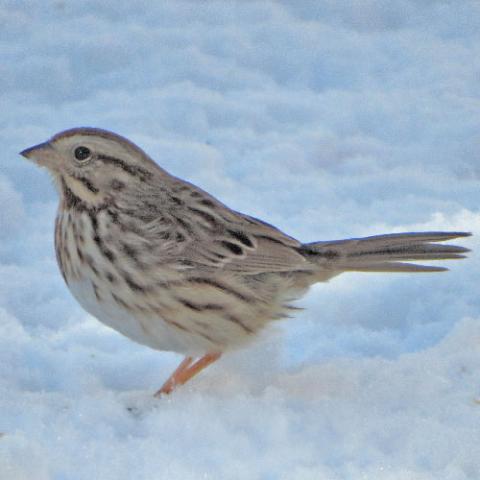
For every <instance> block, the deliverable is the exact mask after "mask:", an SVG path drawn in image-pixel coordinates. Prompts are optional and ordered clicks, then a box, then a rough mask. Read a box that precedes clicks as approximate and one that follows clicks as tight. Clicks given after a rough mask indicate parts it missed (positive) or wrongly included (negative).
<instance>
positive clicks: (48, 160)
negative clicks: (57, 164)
mask: <svg viewBox="0 0 480 480" xmlns="http://www.w3.org/2000/svg"><path fill="white" fill-rule="evenodd" d="M54 153H55V151H54V150H53V148H52V146H51V145H50V142H43V143H39V144H38V145H35V146H33V147H30V148H26V149H25V150H22V151H21V152H20V155H22V156H24V157H25V158H28V159H29V160H32V161H34V162H35V163H36V164H38V165H41V166H43V167H50V166H51V164H52V160H53V159H52V157H54Z"/></svg>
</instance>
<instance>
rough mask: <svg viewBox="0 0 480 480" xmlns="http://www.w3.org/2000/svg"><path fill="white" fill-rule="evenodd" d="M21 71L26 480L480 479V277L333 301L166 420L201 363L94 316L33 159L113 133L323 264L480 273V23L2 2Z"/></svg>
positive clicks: (380, 283) (1, 175)
mask: <svg viewBox="0 0 480 480" xmlns="http://www.w3.org/2000/svg"><path fill="white" fill-rule="evenodd" d="M0 59H1V61H0V142H1V144H2V149H1V153H0V157H1V160H0V165H1V167H0V169H1V171H0V432H1V433H2V435H1V436H0V479H1V480H23V479H35V480H87V479H89V480H90V479H101V480H113V479H115V480H117V479H120V480H123V479H129V480H130V479H132V480H140V479H141V480H156V479H200V478H202V479H262V480H276V479H288V480H323V479H328V480H330V479H332V480H337V479H354V480H356V479H380V480H384V479H385V480H410V479H414V480H417V479H418V480H433V479H435V480H438V479H441V480H443V479H448V480H462V479H473V480H478V478H480V295H479V293H480V287H479V285H480V269H479V260H478V255H475V253H474V254H473V255H472V256H471V258H470V259H469V260H466V261H463V262H458V263H455V262H451V263H450V266H451V271H450V272H448V273H445V274H425V275H373V274H370V275H360V274H349V275H343V276H341V277H339V278H337V279H334V280H333V281H332V282H331V283H329V284H326V285H318V286H316V287H315V288H313V289H312V291H311V292H310V294H309V295H308V296H307V297H305V298H304V299H303V301H302V302H301V305H302V306H304V307H306V310H305V311H304V312H302V313H299V314H298V315H297V316H296V318H295V319H292V320H289V321H286V322H281V323H277V324H276V325H274V326H273V327H272V328H271V329H270V330H269V331H268V332H266V333H265V335H263V336H262V337H261V338H260V339H259V340H258V342H257V343H256V344H255V345H253V346H252V347H251V348H249V349H245V350H243V351H239V352H235V353H232V354H230V355H227V356H225V358H224V359H222V360H221V361H220V362H218V364H216V365H214V366H212V367H211V368H210V369H208V370H207V371H205V372H204V373H203V374H202V375H200V376H199V377H198V378H196V379H195V380H194V381H192V383H191V384H189V385H188V386H186V387H185V388H182V389H180V390H178V391H177V392H176V393H175V394H174V395H172V396H171V397H169V398H166V399H161V400H153V399H152V397H151V394H152V392H153V391H154V390H155V389H156V388H158V387H159V386H160V384H161V383H162V381H163V380H164V379H165V378H166V377H167V376H168V374H169V373H170V372H171V370H172V369H173V368H174V367H175V365H176V363H178V362H179V361H180V358H179V357H178V356H176V355H174V354H171V353H162V352H155V351H153V350H149V349H147V348H145V347H141V346H138V345H136V344H134V343H132V342H130V341H129V340H127V339H125V338H123V337H122V336H120V335H119V334H117V333H116V332H114V331H111V330H109V329H107V328H106V327H104V326H102V325H101V324H99V323H98V322H97V321H96V320H95V319H93V318H91V317H89V316H88V315H86V314H85V313H84V312H83V311H82V310H81V309H80V307H79V306H77V305H76V304H75V302H74V301H73V299H72V298H71V296H70V294H69V293H68V291H67V289H66V287H65V286H64V285H63V282H62V279H61V277H60V275H59V273H58V271H57V266H56V264H55V260H54V252H53V219H54V215H55V208H56V194H55V191H54V189H53V187H52V185H51V183H50V181H49V179H48V176H47V175H46V174H45V173H44V172H41V171H40V170H38V169H36V168H35V167H34V166H32V165H31V164H29V163H28V162H26V161H24V160H23V159H22V158H21V157H19V155H18V152H19V151H20V150H21V149H23V148H25V147H28V146H31V145H33V144H35V143H37V142H40V141H43V140H45V139H47V138H48V137H49V136H51V135H52V134H54V133H56V132H57V131H60V130H63V129H65V128H69V127H73V126H81V125H88V126H98V127H103V128H107V129H111V130H113V131H117V132H118V133H121V134H123V135H125V136H127V137H129V138H131V139H132V140H134V141H135V142H137V143H138V144H139V145H140V146H142V147H143V148H144V149H145V150H146V151H147V152H149V153H150V154H151V155H152V156H153V158H155V159H156V160H157V161H158V162H159V163H160V164H161V165H162V166H163V167H165V168H166V169H168V170H170V171H171V172H172V173H175V174H177V175H180V176H182V177H185V178H188V179H189V180H191V181H193V182H195V183H197V184H199V185H201V186H202V187H203V188H204V189H206V190H208V191H210V192H212V193H213V194H215V195H217V196H218V197H220V198H221V199H222V200H223V201H224V202H225V203H227V204H228V205H230V206H232V207H234V208H236V209H238V210H242V211H245V212H247V213H249V214H252V215H256V216H259V217H261V218H264V219H265V220H267V221H269V222H271V223H274V224H276V225H278V226H279V227H280V228H282V229H283V230H285V231H287V232H288V233H290V234H292V235H294V236H296V237H298V238H300V239H302V240H304V241H313V240H319V239H325V240H326V239H333V238H342V237H349V236H360V235H369V234H376V233H386V232H389V231H403V230H414V229H415V230H427V229H459V230H469V231H472V232H473V233H475V234H477V237H473V238H472V239H468V240H465V241H463V242H460V243H462V244H464V245H466V246H469V247H470V248H473V249H474V250H475V249H477V250H478V249H480V245H479V240H478V238H480V236H479V235H480V213H479V211H478V206H479V203H480V194H479V180H480V153H479V152H480V141H479V136H478V133H479V127H480V120H479V119H480V117H479V108H480V95H479V88H478V86H479V74H480V4H479V3H478V2H476V1H473V0H472V1H468V0H465V1H462V2H457V1H453V0H452V1H446V0H445V1H441V0H439V1H420V0H418V1H413V0H410V1H408V0H404V1H400V0H393V1H389V2H384V1H380V0H378V1H377V0H366V1H364V2H358V1H356V0H340V1H337V0H326V1H321V2H317V1H306V0H305V1H303V0H291V1H278V2H272V1H270V2H268V1H267V2H260V1H258V2H256V1H243V2H241V1H238V2H233V1H232V2H227V1H220V0H219V1H216V2H214V1H212V2H210V1H204V2H203V1H202V2H196V1H190V2H188V1H173V0H172V1H162V2H149V1H146V0H143V1H141V0H139V1H132V0H128V1H127V0H119V1H116V2H113V1H109V2H105V1H104V2H94V1H80V0H77V1H76V2H73V1H71V2H70V1H66V0H56V1H50V0H47V1H22V0H2V1H1V2H0Z"/></svg>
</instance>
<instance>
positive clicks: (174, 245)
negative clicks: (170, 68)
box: [20, 127, 470, 397]
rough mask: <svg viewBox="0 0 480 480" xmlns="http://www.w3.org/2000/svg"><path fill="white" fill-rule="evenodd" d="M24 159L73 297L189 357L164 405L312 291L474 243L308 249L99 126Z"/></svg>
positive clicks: (26, 153)
mask: <svg viewBox="0 0 480 480" xmlns="http://www.w3.org/2000/svg"><path fill="white" fill-rule="evenodd" d="M20 154H21V155H22V156H23V157H26V158H27V159H29V160H31V161H33V162H34V163H35V164H37V165H38V166H40V167H42V168H45V169H47V170H48V172H49V173H50V174H51V176H52V177H53V180H54V184H55V186H56V189H57V191H58V194H59V204H58V211H57V215H56V220H55V252H56V258H57V262H58V266H59V268H60V271H61V274H62V276H63V278H64V280H65V283H66V285H67V287H68V289H69V290H70V292H71V293H72V294H73V297H74V298H75V299H76V300H77V301H78V303H79V304H80V305H81V306H82V307H83V308H84V309H85V310H86V311H87V312H88V313H89V314H91V315H92V316H94V317H95V318H97V319H98V320H99V321H100V322H102V323H103V324H105V325H107V326H109V327H111V328H113V329H114V330H116V331H118V332H120V333H121V334H123V335H125V336H126V337H128V338H130V339H131V340H133V341H135V342H137V343H140V344H142V345H145V346H148V347H150V348H152V349H156V350H161V351H171V352H177V353H179V354H182V355H183V356H184V359H183V361H182V362H181V363H180V365H179V366H178V368H177V369H176V370H175V371H174V372H173V373H172V374H171V375H170V376H169V377H168V379H167V380H166V381H165V382H164V383H163V385H162V387H161V388H160V389H159V390H158V391H157V392H156V393H155V396H157V397H159V396H162V395H166V394H169V393H171V392H172V391H173V390H174V389H175V388H176V387H178V386H180V385H183V384H185V383H186V382H187V381H188V380H190V379H191V378H193V377H194V376H195V375H196V374H198V373H199V372H200V371H202V370H203V369H205V368H206V367H207V366H208V365H210V364H212V363H213V362H215V361H217V360H218V359H219V358H220V357H221V355H222V354H223V353H225V352H228V351H231V350H234V349H238V348H242V347H245V346H247V345H248V343H249V342H250V341H252V340H253V339H254V338H255V337H256V336H257V335H258V333H259V332H260V331H261V330H262V329H263V328H264V327H265V326H266V325H268V324H269V323H270V322H272V321H275V320H278V319H282V318H288V317H290V316H291V315H292V314H293V313H294V311H295V309H296V308H297V307H295V305H294V304H293V302H294V301H295V300H297V299H299V298H300V297H302V296H303V295H304V294H305V293H306V292H307V290H308V289H309V287H310V286H312V285H313V284H315V283H318V282H326V281H328V280H330V279H332V278H333V277H336V276H337V275H340V274H341V273H344V272H406V273H418V272H440V271H444V270H446V268H444V267H442V266H431V265H422V264H417V263H410V262H412V261H414V262H415V261H428V260H447V259H460V258H465V254H466V253H467V252H468V251H469V250H468V249H467V248H465V247H462V246H457V245H449V244H445V243H442V242H445V241H449V240H453V239H456V238H462V237H467V236H469V235H470V233H468V232H460V231H453V232H441V231H433V232H407V233H391V234H383V235H375V236H369V237H364V238H350V239H344V240H334V241H316V242H309V243H302V242H300V241H299V240H297V239H295V238H293V237H292V236H289V235H287V234H285V233H283V232H282V231H281V230H279V229H278V228H276V227H275V226H273V225H271V224H269V223H267V222H264V221H263V220H260V219H258V218H255V217H253V216H249V215H247V214H244V213H240V212H237V211H235V210H233V209H231V208H229V207H227V206H226V205H225V204H223V203H222V202H221V201H219V200H218V199H216V198H215V197H214V196H212V195H210V194H209V193H207V192H206V191H204V190H202V189H201V188H199V187H197V186H195V185H194V184H192V183H189V182H188V181H185V180H182V179H180V178H178V177H176V176H174V175H172V174H170V173H168V172H167V171H166V170H164V169H163V168H161V167H160V166H159V165H158V164H157V163H156V162H154V161H153V160H152V159H151V158H150V157H149V156H148V155H147V154H146V153H145V152H144V151H143V150H142V149H141V148H140V147H138V146H137V145H135V144H134V143H133V142H131V141H130V140H128V139H127V138H125V137H122V136H120V135H118V134H116V133H113V132H110V131H108V130H103V129H100V128H92V127H77V128H71V129H68V130H65V131H62V132H60V133H57V134H55V135H54V136H53V137H51V138H50V139H49V140H47V141H45V142H43V143H40V144H38V145H35V146H33V147H30V148H27V149H25V150H23V151H22V152H20Z"/></svg>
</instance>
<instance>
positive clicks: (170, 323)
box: [164, 319, 192, 333]
mask: <svg viewBox="0 0 480 480" xmlns="http://www.w3.org/2000/svg"><path fill="white" fill-rule="evenodd" d="M164 320H165V321H166V322H167V323H168V324H169V325H173V326H174V327H177V328H178V329H180V330H183V331H184V332H188V333H192V332H191V331H190V330H189V329H188V328H186V327H184V326H183V325H180V324H179V323H178V322H176V321H175V320H167V319H164Z"/></svg>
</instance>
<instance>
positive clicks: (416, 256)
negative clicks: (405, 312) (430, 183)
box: [301, 232, 471, 272]
mask: <svg viewBox="0 0 480 480" xmlns="http://www.w3.org/2000/svg"><path fill="white" fill-rule="evenodd" d="M470 235H471V234H470V233H466V232H418V233H393V234H388V235H375V236H373V237H365V238H352V239H349V240H339V241H327V242H313V243H307V244H304V245H302V250H301V251H302V253H304V254H305V255H306V256H307V257H308V258H309V259H311V260H312V261H314V262H315V263H317V264H318V265H319V266H320V267H321V268H322V269H326V270H335V271H356V272H440V271H445V270H448V269H447V268H444V267H436V266H428V265H419V264H412V263H406V262H408V261H426V260H452V259H460V258H465V255H464V254H465V253H467V252H469V251H470V250H469V249H468V248H464V247H460V246H457V245H444V244H438V243H436V242H444V241H446V240H452V239H455V238H462V237H468V236H470Z"/></svg>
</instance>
